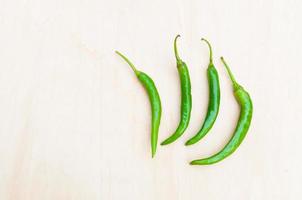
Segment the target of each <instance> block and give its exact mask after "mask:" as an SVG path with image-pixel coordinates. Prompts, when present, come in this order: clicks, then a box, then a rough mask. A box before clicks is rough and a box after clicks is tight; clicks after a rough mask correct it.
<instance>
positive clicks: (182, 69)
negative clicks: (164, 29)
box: [161, 35, 192, 145]
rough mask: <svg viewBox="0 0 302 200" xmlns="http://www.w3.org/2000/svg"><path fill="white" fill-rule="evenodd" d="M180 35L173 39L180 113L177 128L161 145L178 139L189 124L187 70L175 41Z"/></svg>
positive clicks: (188, 80)
mask: <svg viewBox="0 0 302 200" xmlns="http://www.w3.org/2000/svg"><path fill="white" fill-rule="evenodd" d="M179 37H180V35H177V36H176V37H175V39H174V53H175V57H176V61H177V70H178V74H179V78H180V85H181V111H180V122H179V125H178V128H177V129H176V131H175V132H174V134H172V135H171V136H170V137H169V138H167V139H166V140H165V141H163V142H162V143H161V145H167V144H170V143H172V142H174V141H175V140H176V139H177V138H179V137H180V136H181V135H182V134H183V133H184V132H185V130H186V128H187V127H188V125H189V122H190V116H191V109H192V97H191V82H190V75H189V70H188V67H187V65H186V63H185V62H183V61H182V60H181V59H180V57H179V55H178V50H177V45H176V41H177V38H179Z"/></svg>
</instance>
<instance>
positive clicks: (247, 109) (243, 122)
mask: <svg viewBox="0 0 302 200" xmlns="http://www.w3.org/2000/svg"><path fill="white" fill-rule="evenodd" d="M221 60H222V62H223V64H224V66H225V67H226V69H227V71H228V74H229V76H230V78H231V80H232V83H233V90H234V95H235V97H236V100H237V102H238V104H239V105H240V108H241V111H240V117H239V120H238V123H237V126H236V129H235V132H234V134H233V136H232V138H231V139H230V141H229V142H228V143H227V145H226V146H225V147H224V148H223V149H222V150H221V151H220V152H218V153H216V154H215V155H213V156H210V157H208V158H204V159H200V160H193V161H192V162H191V163H190V164H191V165H210V164H214V163H217V162H219V161H221V160H223V159H224V158H226V157H228V156H229V155H231V154H232V153H233V152H234V151H235V150H236V149H237V148H238V147H239V145H240V144H241V142H242V141H243V139H244V138H245V136H246V134H247V131H248V129H249V127H250V124H251V120H252V114H253V103H252V100H251V98H250V95H249V93H248V92H246V91H245V90H244V89H243V87H242V86H240V85H239V84H238V83H237V82H236V80H235V78H234V76H233V74H232V72H231V70H230V68H229V67H228V65H227V64H226V62H225V61H224V59H223V57H221Z"/></svg>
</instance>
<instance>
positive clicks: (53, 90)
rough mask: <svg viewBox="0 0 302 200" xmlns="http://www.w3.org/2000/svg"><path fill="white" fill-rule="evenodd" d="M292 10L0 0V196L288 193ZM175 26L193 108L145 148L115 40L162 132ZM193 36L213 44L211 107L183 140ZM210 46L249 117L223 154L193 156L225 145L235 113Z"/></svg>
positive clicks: (195, 67)
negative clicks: (155, 105) (230, 151)
mask: <svg viewBox="0 0 302 200" xmlns="http://www.w3.org/2000/svg"><path fill="white" fill-rule="evenodd" d="M301 9H302V2H301V1H298V0H288V1H285V0H255V1H250V0H237V1H236V0H230V1H218V0H204V1H188V0H166V1H162V0H153V1H140V0H124V1H122V0H119V1H118V0H112V1H104V0H101V1H100V0H92V1H80V0H45V1H39V0H15V1H11V0H1V1H0V44H1V48H0V69H1V70H0V141H1V142H0V199H1V200H54V199H55V200H69V199H72V200H97V199H102V200H120V199H129V200H130V199H131V200H154V199H156V200H170V199H171V200H172V199H173V200H184V199H189V200H197V199H207V200H221V199H224V200H231V199H240V200H242V199H244V200H254V199H266V200H282V199H292V200H294V199H301V196H302V192H301V188H302V172H301V164H302V160H301V155H300V153H301V150H302V147H301V140H302V134H301V128H300V127H301V120H302V117H301V111H302V104H301V102H302V90H301V84H302V79H301V72H302V67H301V63H302V61H301V57H302V49H301V46H302V37H301V35H302V28H301V18H302V12H301ZM178 33H179V34H181V35H182V37H181V38H180V40H179V51H180V55H181V57H182V58H183V60H185V61H186V62H187V64H188V66H189V69H190V72H191V79H192V94H193V104H194V108H193V112H192V120H191V123H190V126H189V128H188V130H187V131H186V133H185V134H184V136H183V137H181V138H180V139H179V140H178V141H177V142H175V143H173V144H171V145H169V146H166V147H159V148H158V152H157V155H156V157H155V159H153V160H152V159H151V158H150V146H149V125H150V122H149V121H150V110H149V103H148V100H147V96H146V94H145V93H144V91H143V88H142V87H141V86H140V85H139V83H138V81H137V80H136V78H135V76H134V74H133V72H132V71H131V69H130V68H129V67H128V66H127V65H126V64H125V62H123V61H122V60H121V59H120V58H119V57H118V56H116V55H115V54H114V50H115V49H118V50H120V51H121V52H123V53H125V54H126V55H127V56H129V58H130V59H131V60H132V61H133V62H134V63H135V64H136V66H137V67H138V68H139V69H140V70H142V71H145V72H146V73H148V74H149V75H150V76H152V77H153V79H154V81H155V82H156V84H157V86H158V89H159V92H160V94H161V98H162V104H163V115H162V125H161V127H160V136H159V139H160V141H162V140H163V139H165V138H166V137H167V136H168V135H170V134H171V133H172V132H173V131H174V130H175V128H176V126H177V123H178V119H179V84H178V75H177V70H176V68H175V59H174V55H173V51H172V41H173V38H174V37H175V35H176V34H178ZM201 37H206V38H207V39H209V40H210V41H211V42H212V45H213V47H214V57H215V64H216V67H217V70H218V72H219V75H220V81H221V92H222V94H221V95H222V98H221V109H220V114H219V117H218V119H217V122H216V124H215V126H214V128H213V130H212V131H211V132H210V134H209V135H208V136H207V137H206V138H204V140H203V141H202V142H200V143H198V144H197V145H194V146H192V147H185V146H184V145H183V144H184V142H185V141H186V140H187V139H188V138H190V137H191V136H192V135H193V134H194V133H195V132H196V131H197V130H198V129H199V126H200V123H201V121H202V120H203V118H204V115H205V112H206V107H207V101H208V100H207V98H208V96H207V81H206V73H205V70H206V65H207V62H208V49H207V46H206V45H205V44H203V43H201V42H200V38H201ZM221 55H224V56H225V59H226V60H227V61H228V63H229V65H230V66H231V68H232V70H233V72H234V74H235V76H236V77H237V80H238V81H239V82H240V83H241V84H242V85H244V86H245V88H246V89H247V90H248V91H250V94H251V96H252V98H253V101H254V108H255V112H254V118H253V122H252V126H251V129H250V131H249V133H248V135H247V137H246V140H245V141H244V142H243V144H242V145H241V146H240V148H239V149H238V151H237V152H236V153H235V154H234V155H233V156H231V157H230V158H228V159H226V160H225V161H223V162H221V163H219V164H217V165H213V166H208V167H202V166H201V167H196V166H194V167H192V166H190V165H188V162H189V161H190V160H192V159H195V158H199V157H203V156H208V155H210V154H212V153H214V152H215V151H217V150H219V149H220V148H221V147H222V146H223V145H224V144H225V142H226V141H227V140H228V138H229V137H230V135H231V132H232V129H233V128H234V126H235V123H236V119H237V116H238V111H239V110H238V106H237V104H236V102H235V100H234V97H233V95H232V90H231V84H230V80H229V78H228V77H227V75H226V71H225V70H224V68H223V67H222V65H221V62H220V61H219V59H218V58H219V56H221Z"/></svg>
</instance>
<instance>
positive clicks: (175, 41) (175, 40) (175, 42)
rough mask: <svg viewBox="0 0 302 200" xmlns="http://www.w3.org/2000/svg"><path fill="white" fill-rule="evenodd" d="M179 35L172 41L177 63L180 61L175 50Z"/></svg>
mask: <svg viewBox="0 0 302 200" xmlns="http://www.w3.org/2000/svg"><path fill="white" fill-rule="evenodd" d="M179 37H180V35H177V36H176V37H175V39H174V53H175V57H176V60H177V61H180V60H181V59H180V57H179V54H178V50H177V38H179Z"/></svg>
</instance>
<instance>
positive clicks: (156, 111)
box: [115, 51, 161, 157]
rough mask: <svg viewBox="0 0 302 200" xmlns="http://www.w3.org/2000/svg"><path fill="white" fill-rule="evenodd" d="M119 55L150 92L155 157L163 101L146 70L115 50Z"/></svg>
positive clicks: (152, 140) (152, 148) (152, 141)
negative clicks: (135, 65) (139, 69)
mask: <svg viewBox="0 0 302 200" xmlns="http://www.w3.org/2000/svg"><path fill="white" fill-rule="evenodd" d="M115 52H116V53H117V54H118V55H119V56H121V57H122V58H123V59H124V60H125V61H126V62H127V63H128V64H129V65H130V67H131V68H132V69H133V71H134V73H135V74H136V76H137V78H138V79H139V81H140V82H141V84H142V85H143V86H144V88H145V90H146V91H147V93H148V96H149V100H150V103H151V111H152V125H151V150H152V157H154V155H155V152H156V147H157V138H158V130H159V125H160V119H161V101H160V97H159V94H158V91H157V89H156V86H155V84H154V82H153V80H152V79H151V78H150V77H149V76H148V75H147V74H145V73H144V72H141V71H138V70H137V69H136V68H135V67H134V65H133V64H132V63H131V62H130V61H129V59H128V58H126V57H125V56H124V55H123V54H121V53H120V52H118V51H115Z"/></svg>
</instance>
